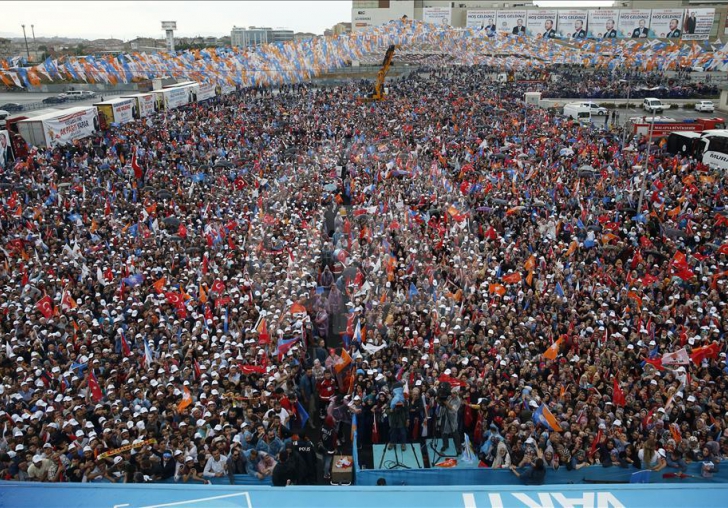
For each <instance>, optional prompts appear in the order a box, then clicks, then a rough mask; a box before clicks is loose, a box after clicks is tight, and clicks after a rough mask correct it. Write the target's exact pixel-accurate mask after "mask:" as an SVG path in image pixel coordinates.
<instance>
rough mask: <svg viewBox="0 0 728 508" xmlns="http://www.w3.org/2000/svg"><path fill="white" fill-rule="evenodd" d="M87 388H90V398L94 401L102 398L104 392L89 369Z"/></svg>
mask: <svg viewBox="0 0 728 508" xmlns="http://www.w3.org/2000/svg"><path fill="white" fill-rule="evenodd" d="M88 388H89V390H91V399H92V400H93V401H94V402H98V401H100V400H101V399H103V398H104V393H103V392H102V391H101V386H100V385H99V380H98V379H96V376H95V375H94V371H93V370H90V371H89V374H88Z"/></svg>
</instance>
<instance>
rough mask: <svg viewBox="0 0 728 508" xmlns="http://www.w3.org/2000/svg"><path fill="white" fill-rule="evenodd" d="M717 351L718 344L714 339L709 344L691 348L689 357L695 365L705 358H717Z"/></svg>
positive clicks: (718, 348)
mask: <svg viewBox="0 0 728 508" xmlns="http://www.w3.org/2000/svg"><path fill="white" fill-rule="evenodd" d="M719 353H720V346H719V345H718V343H717V342H715V341H714V342H712V343H711V344H710V345H709V346H703V347H698V348H695V349H693V352H692V353H691V354H690V359H691V360H692V361H693V363H694V364H695V365H700V364H701V363H702V361H703V360H704V359H706V358H713V359H716V358H718V354H719Z"/></svg>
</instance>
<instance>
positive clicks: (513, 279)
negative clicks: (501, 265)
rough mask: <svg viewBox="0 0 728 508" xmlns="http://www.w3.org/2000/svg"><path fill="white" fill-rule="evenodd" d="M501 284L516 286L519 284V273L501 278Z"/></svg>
mask: <svg viewBox="0 0 728 508" xmlns="http://www.w3.org/2000/svg"><path fill="white" fill-rule="evenodd" d="M503 282H505V283H506V284H518V283H519V282H521V272H513V273H509V274H508V275H504V276H503Z"/></svg>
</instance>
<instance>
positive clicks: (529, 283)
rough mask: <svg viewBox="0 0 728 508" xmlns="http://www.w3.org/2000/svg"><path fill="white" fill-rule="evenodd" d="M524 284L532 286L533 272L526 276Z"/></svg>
mask: <svg viewBox="0 0 728 508" xmlns="http://www.w3.org/2000/svg"><path fill="white" fill-rule="evenodd" d="M526 284H528V285H529V286H533V270H531V271H530V272H528V275H526Z"/></svg>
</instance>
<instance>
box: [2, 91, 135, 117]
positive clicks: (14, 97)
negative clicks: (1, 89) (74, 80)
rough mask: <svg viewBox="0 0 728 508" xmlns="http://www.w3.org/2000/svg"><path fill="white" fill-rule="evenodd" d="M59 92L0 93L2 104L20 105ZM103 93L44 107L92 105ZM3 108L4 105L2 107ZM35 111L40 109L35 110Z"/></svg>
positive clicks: (57, 107)
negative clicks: (12, 103)
mask: <svg viewBox="0 0 728 508" xmlns="http://www.w3.org/2000/svg"><path fill="white" fill-rule="evenodd" d="M135 93H139V92H134V91H129V92H124V93H116V94H113V95H107V96H104V98H105V99H109V98H112V97H121V96H122V95H131V94H135ZM57 95H58V94H57V93H40V92H18V93H0V106H2V105H3V104H6V103H8V102H15V103H17V104H20V105H26V104H33V103H37V102H42V101H43V99H45V98H47V97H55V96H57ZM101 97H102V96H101V94H97V95H96V97H93V98H91V99H83V100H75V101H67V102H64V103H62V104H45V105H44V107H43V108H42V109H51V108H52V109H68V108H74V107H76V106H91V105H93V104H96V103H98V102H101ZM0 109H2V107H0ZM33 111H39V110H38V109H37V110H33ZM22 113H25V111H23V112H20V113H11V115H13V116H14V115H18V114H22Z"/></svg>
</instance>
